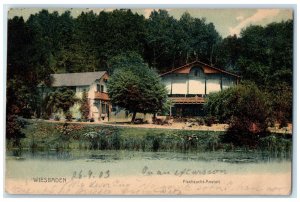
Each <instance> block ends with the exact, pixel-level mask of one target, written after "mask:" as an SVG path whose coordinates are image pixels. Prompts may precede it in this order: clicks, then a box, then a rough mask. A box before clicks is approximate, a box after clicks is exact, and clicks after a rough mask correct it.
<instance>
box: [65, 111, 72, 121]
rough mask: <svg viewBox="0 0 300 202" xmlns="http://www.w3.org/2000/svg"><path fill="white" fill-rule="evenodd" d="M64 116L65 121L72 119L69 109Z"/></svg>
mask: <svg viewBox="0 0 300 202" xmlns="http://www.w3.org/2000/svg"><path fill="white" fill-rule="evenodd" d="M65 116H66V120H67V121H72V118H73V116H72V113H71V112H70V111H67V112H66V114H65Z"/></svg>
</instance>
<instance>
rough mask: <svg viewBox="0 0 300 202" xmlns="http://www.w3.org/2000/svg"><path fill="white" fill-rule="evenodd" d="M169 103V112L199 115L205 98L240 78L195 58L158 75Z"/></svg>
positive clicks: (171, 113) (182, 115)
mask: <svg viewBox="0 0 300 202" xmlns="http://www.w3.org/2000/svg"><path fill="white" fill-rule="evenodd" d="M161 78H162V81H163V83H164V84H165V85H166V88H167V90H168V95H169V98H170V100H171V101H172V103H173V106H172V108H171V109H170V115H172V116H178V117H187V116H201V115H203V113H204V112H203V104H204V103H205V97H206V96H207V95H208V94H210V93H213V92H218V91H221V90H223V89H226V88H229V87H231V86H234V85H236V84H237V83H238V82H239V80H240V77H239V76H238V75H236V74H233V73H230V72H228V71H225V70H222V69H219V68H216V67H213V66H210V65H208V64H205V63H203V62H200V61H195V62H192V63H189V64H186V65H184V66H181V67H178V68H175V69H173V70H171V71H168V72H166V73H163V74H161Z"/></svg>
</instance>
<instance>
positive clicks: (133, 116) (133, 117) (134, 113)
mask: <svg viewBox="0 0 300 202" xmlns="http://www.w3.org/2000/svg"><path fill="white" fill-rule="evenodd" d="M135 116H136V112H133V114H132V119H131V123H134V121H135Z"/></svg>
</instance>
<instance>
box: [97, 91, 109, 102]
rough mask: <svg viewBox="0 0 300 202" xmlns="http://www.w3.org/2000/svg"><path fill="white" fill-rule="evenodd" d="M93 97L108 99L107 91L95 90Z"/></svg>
mask: <svg viewBox="0 0 300 202" xmlns="http://www.w3.org/2000/svg"><path fill="white" fill-rule="evenodd" d="M95 99H99V100H105V101H108V100H109V97H108V93H106V92H98V91H96V92H95Z"/></svg>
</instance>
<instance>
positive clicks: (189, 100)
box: [169, 96, 205, 104]
mask: <svg viewBox="0 0 300 202" xmlns="http://www.w3.org/2000/svg"><path fill="white" fill-rule="evenodd" d="M169 99H170V100H171V101H172V103H174V104H203V103H204V102H205V98H204V97H198V96H195V97H169Z"/></svg>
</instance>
